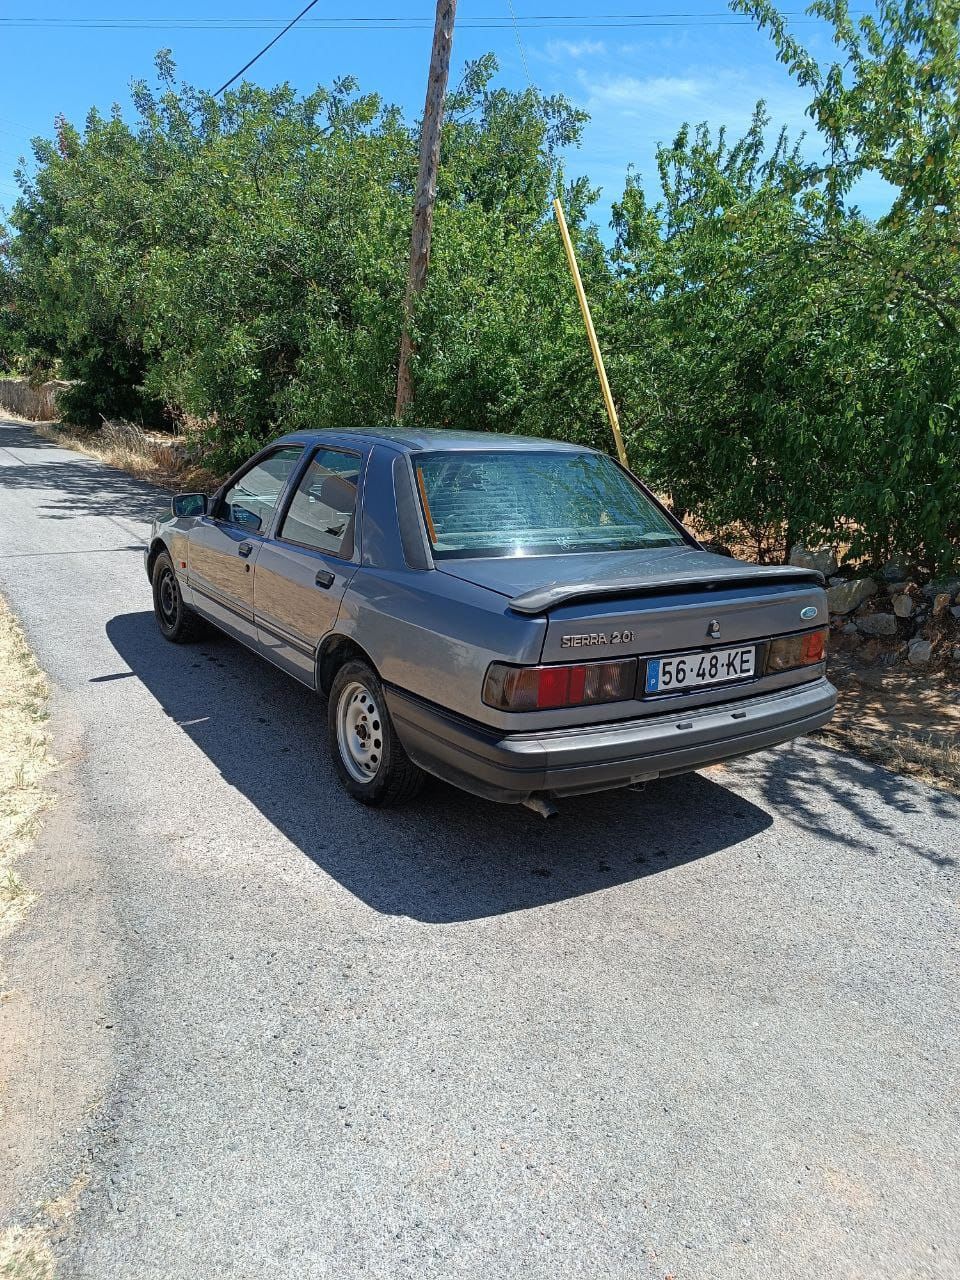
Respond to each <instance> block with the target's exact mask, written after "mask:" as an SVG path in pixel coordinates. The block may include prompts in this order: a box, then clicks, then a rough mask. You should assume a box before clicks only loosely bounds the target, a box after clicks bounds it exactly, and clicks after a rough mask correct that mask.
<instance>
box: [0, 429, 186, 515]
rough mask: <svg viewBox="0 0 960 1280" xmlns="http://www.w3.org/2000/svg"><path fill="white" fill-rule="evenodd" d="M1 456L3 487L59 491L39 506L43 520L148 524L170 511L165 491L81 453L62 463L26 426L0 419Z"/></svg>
mask: <svg viewBox="0 0 960 1280" xmlns="http://www.w3.org/2000/svg"><path fill="white" fill-rule="evenodd" d="M0 450H3V451H4V452H3V453H0V487H2V488H4V489H26V490H30V489H32V490H36V491H55V494H56V496H55V497H53V498H52V500H51V501H48V502H41V503H38V505H37V511H38V513H39V514H40V515H41V516H42V517H43V518H44V519H47V520H72V519H74V518H75V517H76V516H104V517H108V518H116V519H119V520H124V519H125V520H139V521H143V522H149V521H151V520H153V519H154V517H155V516H156V515H157V514H158V512H160V511H163V510H164V509H167V510H169V503H170V496H169V494H166V493H164V492H163V490H162V489H157V488H155V487H154V486H153V485H150V484H147V483H145V482H144V481H142V480H135V479H133V477H132V476H129V475H127V474H126V472H124V471H116V470H114V469H113V468H112V467H109V466H107V465H106V463H103V462H100V461H98V460H97V459H95V458H87V457H84V455H83V454H80V453H70V455H69V457H67V458H63V457H61V456H60V455H62V454H63V452H64V450H63V448H62V446H60V445H58V444H55V443H54V442H53V441H50V440H44V439H41V437H40V436H38V435H35V434H34V432H33V431H32V430H31V429H30V427H29V426H26V425H25V424H23V423H19V422H7V421H3V420H2V419H0ZM11 459H12V460H11Z"/></svg>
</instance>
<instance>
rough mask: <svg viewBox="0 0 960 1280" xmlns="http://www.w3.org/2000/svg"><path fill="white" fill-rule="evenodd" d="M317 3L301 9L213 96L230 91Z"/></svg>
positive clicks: (314, 2) (311, 3)
mask: <svg viewBox="0 0 960 1280" xmlns="http://www.w3.org/2000/svg"><path fill="white" fill-rule="evenodd" d="M317 3H319V0H310V3H309V4H308V5H307V6H306V8H305V9H301V10H300V12H299V13H298V14H297V16H296V17H295V18H291V19H290V21H289V22H288V23H287V25H286V26H285V27H284V28H283V30H282V31H279V32H277V34H276V35H275V36H274V37H273V39H272V40H270V41H269V42H268V43H267V44H265V45H264V46H263V48H262V49H261V50H260V52H259V53H256V54H254V56H253V57H252V58H251V59H250V61H249V62H248V63H246V64H245V65H244V66H242V67H241V68H240V70H239V71H238V72H237V74H236V75H235V76H231V77H230V79H229V80H227V81H226V83H225V84H222V85H221V86H220V88H219V89H217V90H215V92H214V95H213V96H214V97H215V98H216V97H217V96H218V95H219V94H221V93H223V91H224V89H229V88H230V86H231V85H232V84H233V83H234V81H235V80H239V79H240V77H241V76H242V75H243V73H244V72H245V71H249V70H250V68H251V67H252V66H253V64H254V63H255V62H257V61H258V60H259V59H260V58H262V57H263V55H264V54H265V53H266V52H267V50H268V49H272V48H273V46H274V45H275V44H276V43H277V41H278V40H279V39H280V38H281V37H282V36H285V35H286V34H287V32H288V31H289V30H290V28H291V27H295V26H296V25H297V23H298V22H299V21H300V19H301V18H302V17H303V16H304V15H305V14H307V13H309V12H310V10H311V9H312V8H313V6H314V5H315V4H317Z"/></svg>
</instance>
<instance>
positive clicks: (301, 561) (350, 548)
mask: <svg viewBox="0 0 960 1280" xmlns="http://www.w3.org/2000/svg"><path fill="white" fill-rule="evenodd" d="M363 462H364V455H363V453H361V452H353V451H350V450H347V449H333V448H323V449H318V450H316V452H315V453H314V454H313V456H312V457H311V458H310V461H309V462H308V463H307V466H306V469H305V470H304V472H303V474H302V476H301V477H300V480H299V482H298V484H297V486H296V488H295V489H294V491H293V493H292V494H291V495H290V498H289V500H288V502H287V504H286V508H285V510H282V511H281V513H280V518H279V520H278V521H277V530H276V533H275V535H274V536H273V537H271V538H269V539H267V540H266V541H265V542H264V543H263V545H262V547H261V548H260V553H259V557H258V560H257V569H256V573H255V575H254V611H255V615H256V626H257V637H258V643H259V646H260V648H261V649H262V650H263V652H264V653H265V654H267V655H268V656H269V657H270V659H271V660H272V661H273V662H275V663H276V664H277V666H279V667H283V668H284V670H286V671H289V672H290V673H291V674H292V675H295V676H296V677H297V678H298V679H300V680H303V681H304V683H306V684H309V685H311V686H312V685H313V683H314V679H315V674H316V655H317V647H318V646H319V644H320V641H321V639H322V638H323V637H324V636H325V635H326V634H327V633H328V632H329V631H330V630H331V629H332V628H333V625H334V623H335V622H336V620H337V613H338V611H339V609H340V601H341V600H342V599H343V594H344V592H345V590H346V588H347V583H348V582H349V581H350V579H351V578H352V577H353V575H354V573H355V572H356V569H357V565H358V563H359V548H358V546H357V519H358V509H359V488H360V477H361V473H362V470H363Z"/></svg>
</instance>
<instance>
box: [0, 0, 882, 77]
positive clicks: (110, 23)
mask: <svg viewBox="0 0 960 1280" xmlns="http://www.w3.org/2000/svg"><path fill="white" fill-rule="evenodd" d="M316 3H317V0H313V3H311V4H308V5H307V7H306V8H305V9H304V10H302V12H301V13H300V14H298V15H297V17H295V18H294V19H293V20H292V21H291V22H288V23H286V24H285V25H284V26H283V27H282V30H281V31H280V32H279V33H278V35H277V36H276V37H275V38H274V39H273V40H272V41H270V43H269V44H267V45H265V46H264V48H263V49H261V50H260V53H258V54H257V55H256V57H255V58H253V59H251V61H250V65H251V66H252V65H253V63H254V62H255V61H256V60H257V58H259V57H261V56H262V55H263V54H264V53H266V51H267V50H268V49H270V48H271V47H272V46H273V45H274V44H275V43H276V41H277V40H279V39H280V38H281V37H282V36H284V35H285V34H286V33H287V31H289V30H290V28H291V27H292V26H294V25H295V24H296V23H298V22H299V21H300V19H301V18H302V17H303V15H304V14H306V13H308V12H309V11H310V9H312V8H313V6H314V4H316ZM865 12H866V10H852V11H851V14H852V16H860V15H861V14H863V13H865ZM781 16H782V17H785V18H793V19H795V20H797V21H800V22H805V23H810V22H817V21H819V19H816V18H809V17H808V16H807V14H806V11H805V10H782V11H781ZM280 25H281V24H280V23H279V22H278V21H277V20H276V19H273V18H180V17H170V18H106V17H105V18H94V17H91V18H77V17H70V18H28V17H13V18H0V29H5V30H12V29H16V28H20V29H28V30H41V29H48V28H49V29H60V30H67V29H70V30H88V31H101V30H117V31H163V30H183V31H261V30H273V29H275V28H276V27H278V26H280ZM302 25H303V26H304V27H308V28H313V29H315V30H324V31H335V30H347V31H362V30H384V29H400V30H404V29H406V30H422V29H423V28H429V27H430V25H431V24H430V21H429V20H428V19H426V18H414V17H409V16H396V17H394V16H391V15H389V14H381V15H378V16H376V17H370V18H363V17H349V18H336V17H324V18H312V19H308V20H307V21H305V22H303V24H302ZM512 25H516V26H520V27H525V28H530V29H538V28H543V27H554V28H556V29H559V30H562V29H565V28H569V29H571V30H579V29H582V28H585V27H589V28H595V27H611V28H614V29H616V28H617V27H640V26H664V25H711V26H713V25H723V26H753V25H754V23H753V20H752V19H751V18H741V17H738V16H736V15H735V14H731V13H730V12H729V10H725V9H724V10H703V11H701V12H699V13H691V12H684V11H681V12H671V11H665V12H661V13H624V14H619V13H605V14H595V13H542V14H525V15H523V16H519V15H513V16H510V17H506V16H500V15H497V14H488V15H484V16H481V17H476V18H463V19H461V26H464V27H472V28H473V29H475V30H495V29H498V28H502V27H509V26H512Z"/></svg>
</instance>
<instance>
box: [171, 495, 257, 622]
mask: <svg viewBox="0 0 960 1280" xmlns="http://www.w3.org/2000/svg"><path fill="white" fill-rule="evenodd" d="M263 541H264V540H263V538H262V537H261V536H260V535H259V534H255V533H254V534H251V533H250V532H249V531H247V530H244V529H240V528H238V527H237V526H236V525H231V524H226V523H223V522H221V521H219V520H211V519H210V518H209V517H208V516H203V517H202V518H201V519H199V520H196V521H195V522H194V526H193V528H192V529H191V531H190V534H189V538H188V549H187V581H188V583H189V585H190V589H191V593H192V597H193V599H192V603H193V607H194V608H195V609H196V610H197V612H198V613H201V614H203V616H204V617H206V618H209V620H210V621H211V622H214V623H216V625H217V626H218V627H222V628H223V630H224V631H228V632H229V633H230V634H231V635H235V636H238V637H239V638H240V639H242V640H244V641H245V642H246V643H248V644H254V645H255V644H256V642H257V633H256V627H255V625H254V620H253V575H254V568H255V565H256V563H257V557H258V556H259V554H260V548H261V546H262V545H263ZM242 548H249V549H250V550H249V554H248V555H246V556H244V555H242V554H241V549H242Z"/></svg>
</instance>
